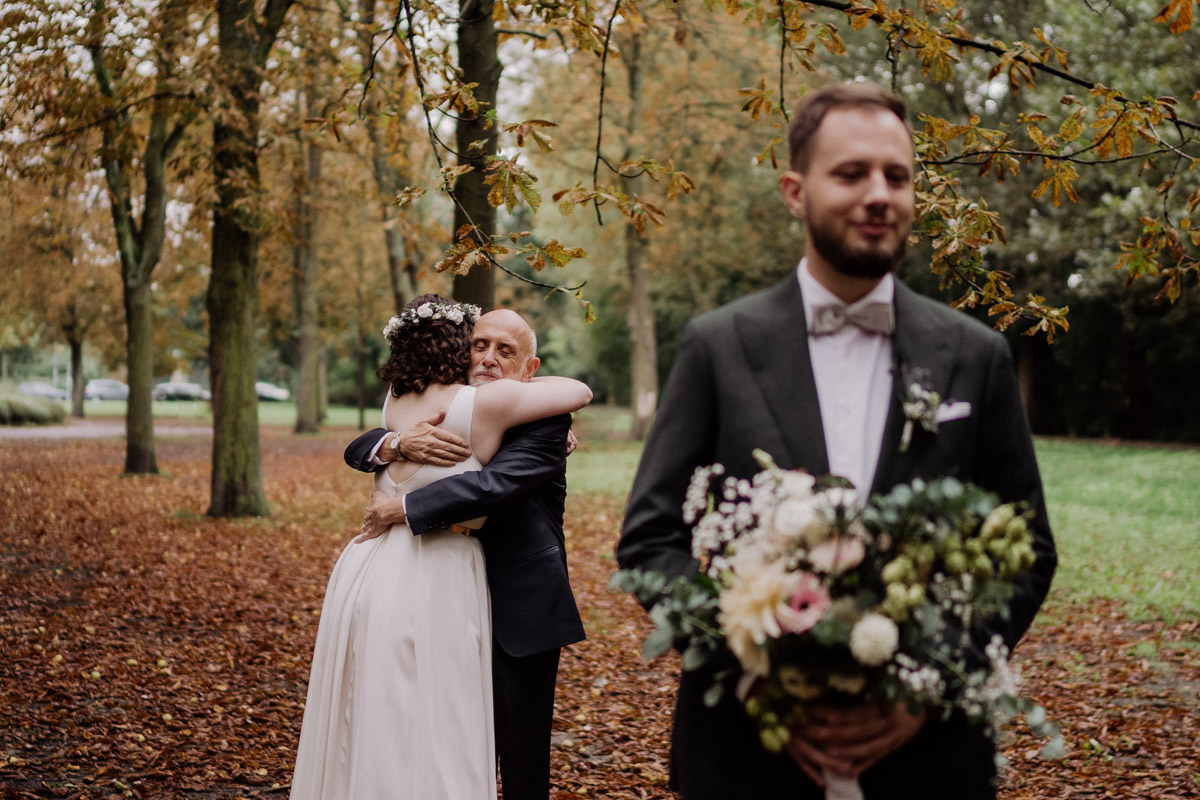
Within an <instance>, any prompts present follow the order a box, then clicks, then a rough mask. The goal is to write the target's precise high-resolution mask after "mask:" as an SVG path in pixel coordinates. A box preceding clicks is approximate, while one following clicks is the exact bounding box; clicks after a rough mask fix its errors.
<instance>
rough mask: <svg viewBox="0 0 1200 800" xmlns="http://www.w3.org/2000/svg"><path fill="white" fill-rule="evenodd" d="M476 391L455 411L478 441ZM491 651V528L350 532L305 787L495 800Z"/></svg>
mask: <svg viewBox="0 0 1200 800" xmlns="http://www.w3.org/2000/svg"><path fill="white" fill-rule="evenodd" d="M474 400H475V390H474V389H473V388H471V387H469V386H468V387H463V388H462V389H461V390H459V391H458V393H457V394H456V395H455V396H454V398H453V400H452V401H451V403H450V407H449V408H448V409H447V412H446V419H445V421H444V423H443V427H444V428H446V429H447V430H450V431H452V432H454V433H456V434H458V435H459V436H461V437H462V438H464V439H466V440H467V441H468V442H469V441H470V434H471V417H472V414H473V410H474ZM384 411H385V414H386V411H387V404H386V403H385V404H384ZM385 427H386V423H385ZM479 468H480V463H479V462H478V461H477V460H476V459H475V457H474V456H472V457H471V458H468V459H467V460H466V461H463V462H461V463H459V464H456V465H454V466H453V467H435V466H430V465H424V466H422V467H420V468H419V469H418V470H417V472H416V473H414V474H413V475H412V476H411V477H410V478H408V479H407V480H406V481H404V482H403V483H400V484H395V483H393V482H392V480H391V478H389V477H388V475H387V472H386V470H380V471H379V472H378V473H377V474H376V478H375V486H376V488H378V489H380V490H381V491H384V492H387V493H388V494H392V495H401V494H404V493H405V492H410V491H413V490H415V489H419V488H421V487H423V486H427V485H429V484H430V483H433V482H434V481H436V480H437V479H439V478H444V477H447V476H449V475H454V474H457V473H460V472H465V471H467V470H472V469H479ZM478 522H481V521H476V522H474V523H468V524H469V525H471V527H475V526H476V525H477V524H478ZM491 654H492V627H491V607H490V599H489V596H488V588H487V578H486V575H485V573H484V561H483V550H482V548H481V547H480V544H479V540H478V539H477V538H475V537H468V536H464V535H463V534H461V533H453V532H450V531H431V532H429V533H425V534H422V535H420V536H414V535H413V534H412V532H411V531H410V530H409V528H408V526H407V525H393V526H392V528H391V530H389V531H388V532H387V533H385V534H384V535H383V536H380V537H378V538H376V539H371V540H369V541H366V542H362V543H357V544H356V543H354V542H351V543H350V544H348V545H347V546H346V549H345V550H343V551H342V554H341V556H340V557H339V558H338V561H337V565H336V566H334V568H333V574H332V575H331V576H330V578H329V586H328V588H327V589H326V592H325V603H324V605H323V607H322V609H321V621H320V625H319V627H318V630H317V643H316V647H315V649H314V652H313V664H312V674H311V677H310V679H309V685H308V701H307V705H306V706H305V710H304V723H303V726H302V728H301V732H300V744H299V746H298V748H297V753H296V769H295V773H294V775H293V778H292V793H291V800H494V798H495V797H496V757H495V739H494V737H495V734H494V731H493V726H492V667H491V659H492V655H491Z"/></svg>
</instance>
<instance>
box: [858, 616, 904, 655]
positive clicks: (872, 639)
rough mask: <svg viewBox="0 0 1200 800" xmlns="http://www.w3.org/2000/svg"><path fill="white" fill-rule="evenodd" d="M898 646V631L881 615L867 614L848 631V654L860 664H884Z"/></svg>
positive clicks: (889, 620) (892, 623) (893, 624)
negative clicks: (852, 655) (851, 654)
mask: <svg viewBox="0 0 1200 800" xmlns="http://www.w3.org/2000/svg"><path fill="white" fill-rule="evenodd" d="M899 644H900V630H899V629H898V628H897V627H896V623H895V622H892V620H891V619H889V618H888V617H885V616H884V615H883V614H867V615H865V616H864V617H863V618H862V619H860V620H859V621H858V622H857V623H855V625H854V627H853V628H852V629H851V630H850V652H851V653H853V654H854V657H855V658H856V659H858V662H859V663H860V664H864V665H866V666H868V667H877V666H879V665H880V664H883V663H885V662H886V661H887V660H888V659H889V658H891V657H892V654H893V653H895V652H896V647H897V646H898V645H899Z"/></svg>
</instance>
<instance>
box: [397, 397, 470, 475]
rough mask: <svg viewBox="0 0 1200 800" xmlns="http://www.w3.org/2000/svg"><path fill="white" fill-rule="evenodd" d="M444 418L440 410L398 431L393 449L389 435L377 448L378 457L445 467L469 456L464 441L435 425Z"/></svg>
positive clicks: (444, 415)
mask: <svg viewBox="0 0 1200 800" xmlns="http://www.w3.org/2000/svg"><path fill="white" fill-rule="evenodd" d="M445 418H446V411H445V410H444V409H443V410H441V411H439V412H437V413H436V414H434V415H433V416H431V417H429V418H427V419H425V420H422V421H421V422H418V423H417V424H416V425H413V426H412V427H411V428H405V429H404V430H402V431H400V433H399V445H398V446H397V447H396V449H394V450H393V449H392V446H391V444H392V437H390V436H389V437H388V438H387V439H386V440H385V441H384V443H383V445H382V446H380V448H379V460H380V461H382V462H384V463H387V462H389V461H401V460H402V461H413V462H415V463H417V464H433V465H434V466H438V467H448V466H450V465H451V464H457V463H458V462H460V461H465V460H466V459H467V458H468V457H469V456H470V455H471V448H470V447H468V446H467V442H466V440H465V439H463V438H462V437H459V436H455V435H454V434H453V433H450V431H447V430H443V429H442V428H439V427H437V426H438V425H440V424H442V421H443V420H444V419H445Z"/></svg>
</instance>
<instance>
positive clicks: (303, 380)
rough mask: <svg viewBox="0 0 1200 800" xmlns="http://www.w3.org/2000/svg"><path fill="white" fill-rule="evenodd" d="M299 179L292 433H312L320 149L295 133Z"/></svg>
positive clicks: (317, 392) (311, 99)
mask: <svg viewBox="0 0 1200 800" xmlns="http://www.w3.org/2000/svg"><path fill="white" fill-rule="evenodd" d="M315 80H316V79H315V77H314V78H313V79H311V80H310V81H309V89H308V92H307V94H308V109H309V112H310V113H313V109H314V106H315V102H316V92H315V89H314V88H313V86H314V84H315ZM297 139H298V141H299V144H300V161H301V164H300V170H301V172H302V177H301V178H300V180H299V181H297V183H298V184H299V185H298V186H297V187H296V228H297V230H296V239H297V242H296V244H295V246H294V247H293V248H292V252H293V266H294V269H293V270H292V297H293V300H294V303H295V312H296V326H297V328H298V330H299V353H298V358H297V361H298V365H297V368H296V428H295V431H296V433H316V432H317V430H318V428H319V423H320V417H321V364H320V353H321V320H320V304H319V302H318V295H317V271H318V263H317V244H316V232H317V211H316V206H315V204H316V197H317V184H318V182H319V181H320V180H321V149H320V148H319V147H317V146H316V145H315V144H313V143H312V142H309V141H305V137H304V134H303V132H301V133H299V134H297Z"/></svg>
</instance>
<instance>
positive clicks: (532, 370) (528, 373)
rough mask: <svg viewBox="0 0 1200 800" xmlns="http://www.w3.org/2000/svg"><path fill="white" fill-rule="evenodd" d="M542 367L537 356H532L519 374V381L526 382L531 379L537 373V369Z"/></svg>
mask: <svg viewBox="0 0 1200 800" xmlns="http://www.w3.org/2000/svg"><path fill="white" fill-rule="evenodd" d="M541 365H542V360H541V359H540V358H538V357H537V356H532V357H531V358H530V359H529V360H528V361H526V362H525V367H524V369H523V370H522V372H521V380H522V381H527V380H529V379H530V378H532V377H533V376H534V375H535V374H536V373H537V371H538V367H540V366H541Z"/></svg>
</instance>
